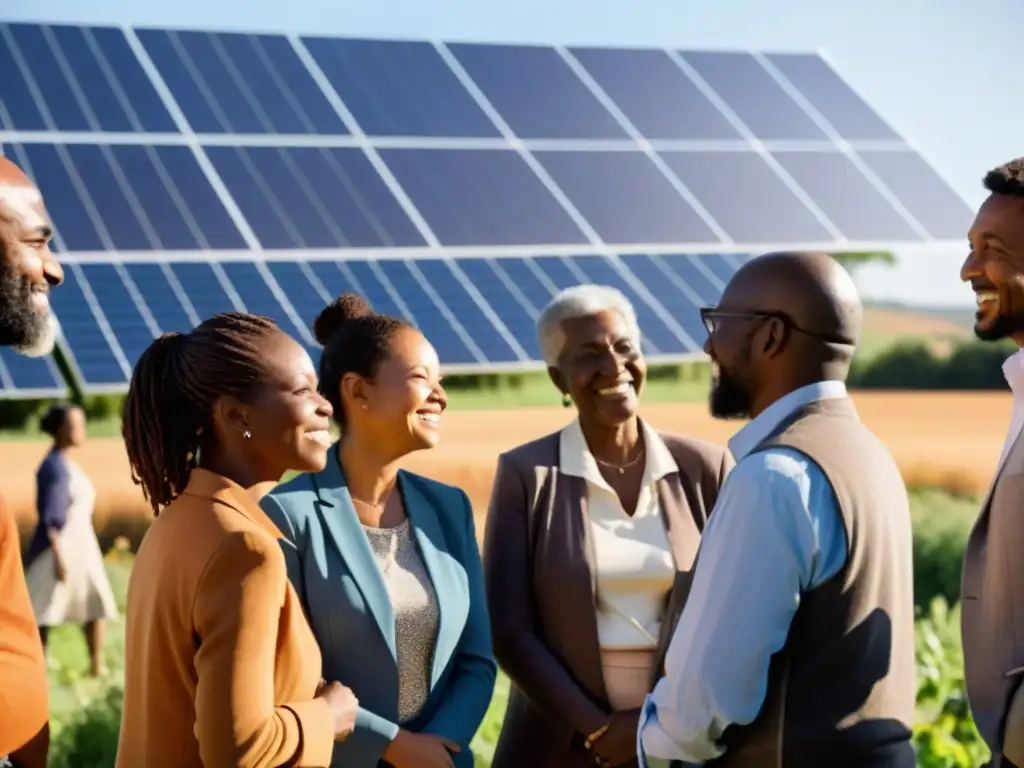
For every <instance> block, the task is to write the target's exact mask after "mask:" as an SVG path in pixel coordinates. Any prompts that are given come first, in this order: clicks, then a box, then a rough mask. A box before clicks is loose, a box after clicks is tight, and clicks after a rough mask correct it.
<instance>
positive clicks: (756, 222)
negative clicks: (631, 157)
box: [661, 152, 832, 243]
mask: <svg viewBox="0 0 1024 768" xmlns="http://www.w3.org/2000/svg"><path fill="white" fill-rule="evenodd" d="M661 157H662V159H663V160H664V161H665V163H666V165H668V167H669V168H671V169H672V172H673V173H674V174H675V175H676V176H677V177H678V178H679V180H680V181H681V182H683V184H685V185H686V187H687V188H688V189H689V190H690V191H691V192H692V193H693V194H694V196H695V197H696V198H697V199H698V200H700V202H701V204H702V205H703V206H704V207H705V208H706V209H707V211H708V213H710V214H711V216H712V217H713V218H714V219H715V221H717V222H718V224H719V225H720V226H721V227H722V228H723V229H724V230H725V232H726V234H728V235H729V237H731V238H732V239H733V240H734V241H736V242H747V243H770V242H781V243H803V242H808V243H821V242H825V241H827V240H831V239H832V236H831V235H830V234H829V232H828V230H827V229H825V227H824V226H823V225H822V223H821V222H820V221H818V219H817V218H815V216H814V214H813V213H811V211H810V209H809V208H808V207H807V206H806V205H804V204H803V202H801V201H800V199H799V198H798V197H797V196H796V194H795V193H794V192H793V191H792V190H791V189H790V188H789V187H787V186H786V184H785V182H783V181H782V179H781V178H780V177H779V175H778V174H777V173H776V172H775V170H774V169H773V168H772V167H771V166H770V165H768V162H767V161H766V160H765V159H764V158H763V157H762V156H761V155H759V154H757V153H755V152H662V153H661Z"/></svg>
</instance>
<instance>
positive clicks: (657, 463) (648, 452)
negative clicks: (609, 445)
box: [558, 419, 679, 490]
mask: <svg viewBox="0 0 1024 768" xmlns="http://www.w3.org/2000/svg"><path fill="white" fill-rule="evenodd" d="M639 421H640V429H641V430H642V433H643V436H644V479H643V483H644V485H647V484H648V483H653V482H654V481H655V480H660V479H661V478H663V477H665V475H670V474H672V473H673V472H678V471H679V468H678V467H677V466H676V461H675V459H673V458H672V453H671V452H670V451H669V449H668V446H666V445H665V441H664V440H662V439H661V437H660V436H659V435H658V433H657V431H656V430H655V429H653V428H652V427H650V426H648V425H647V424H646V423H645V422H644V420H643V419H640V420H639ZM558 449H559V470H561V472H562V474H564V475H574V476H575V477H582V478H583V479H584V480H586V481H587V482H589V483H593V484H594V485H599V486H601V487H602V488H608V489H609V490H610V489H611V487H610V486H609V485H608V482H607V481H606V480H605V479H604V477H603V476H602V475H601V470H600V468H599V467H598V466H597V459H595V458H594V454H592V453H591V452H590V448H589V447H588V446H587V439H586V438H585V437H584V436H583V429H582V428H581V427H580V421H579V419H573V420H572V422H571V423H570V424H568V425H567V426H566V427H565V428H564V429H563V430H562V432H561V434H560V435H559V438H558Z"/></svg>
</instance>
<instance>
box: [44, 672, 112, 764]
mask: <svg viewBox="0 0 1024 768" xmlns="http://www.w3.org/2000/svg"><path fill="white" fill-rule="evenodd" d="M123 698H124V692H123V691H122V689H121V687H120V686H119V685H111V686H109V687H107V688H106V689H105V690H104V691H103V692H102V693H101V694H100V695H99V696H97V697H96V698H94V699H92V700H91V701H89V702H88V703H85V704H84V706H82V707H81V709H79V710H78V711H77V712H76V713H75V714H74V715H72V716H71V717H70V718H69V719H68V721H67V722H65V723H55V724H54V734H53V741H52V743H51V746H50V760H49V766H50V768H114V763H115V761H116V758H117V740H118V735H119V734H120V732H121V704H122V701H123Z"/></svg>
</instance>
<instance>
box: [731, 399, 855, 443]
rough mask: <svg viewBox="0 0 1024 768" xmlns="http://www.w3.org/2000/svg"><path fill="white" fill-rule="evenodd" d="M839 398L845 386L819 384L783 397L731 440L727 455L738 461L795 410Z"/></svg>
mask: <svg viewBox="0 0 1024 768" xmlns="http://www.w3.org/2000/svg"><path fill="white" fill-rule="evenodd" d="M838 397H846V385H845V384H844V383H843V382H841V381H819V382H817V383H815V384H808V385H806V386H803V387H800V388H799V389H794V390H793V391H792V392H790V393H789V394H788V395H783V396H782V397H780V398H779V399H778V400H776V401H775V402H774V403H772V404H771V405H769V406H768V407H767V408H765V409H764V410H763V411H761V413H759V414H758V415H757V418H755V419H752V420H751V421H750V422H749V423H748V424H746V425H745V426H744V427H743V428H742V429H740V431H739V432H737V433H736V434H735V435H733V436H732V439H731V440H729V451H730V453H732V457H733V459H735V460H736V461H739V460H740V459H742V458H743V457H744V456H746V455H747V454H748V453H750V452H751V451H752V450H754V448H756V447H757V445H758V444H759V443H760V442H761V441H762V440H764V439H766V438H767V437H768V436H769V435H770V434H771V433H772V432H774V431H775V428H776V427H778V426H779V424H781V423H782V422H783V421H784V420H785V419H786V418H787V417H788V416H789V415H790V414H792V413H793V411H795V410H796V409H797V408H800V407H802V406H805V405H807V404H808V403H813V402H815V401H816V400H829V399H833V398H838Z"/></svg>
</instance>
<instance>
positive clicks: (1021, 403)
mask: <svg viewBox="0 0 1024 768" xmlns="http://www.w3.org/2000/svg"><path fill="white" fill-rule="evenodd" d="M1003 376H1005V377H1006V383H1007V384H1009V385H1010V391H1011V392H1013V415H1012V416H1011V417H1010V430H1009V432H1007V433H1006V442H1005V443H1004V444H1003V452H1002V454H1001V455H1000V456H999V465H998V467H997V471H998V469H999V468H1001V467H1002V466H1003V462H1004V461H1006V456H1007V455H1008V454H1009V453H1010V448H1012V447H1013V444H1014V442H1015V441H1016V440H1017V436H1018V435H1019V434H1020V431H1021V428H1022V427H1024V349H1019V350H1017V351H1016V352H1015V353H1013V354H1012V355H1010V356H1009V357H1008V358H1006V361H1005V362H1004V363H1003Z"/></svg>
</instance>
